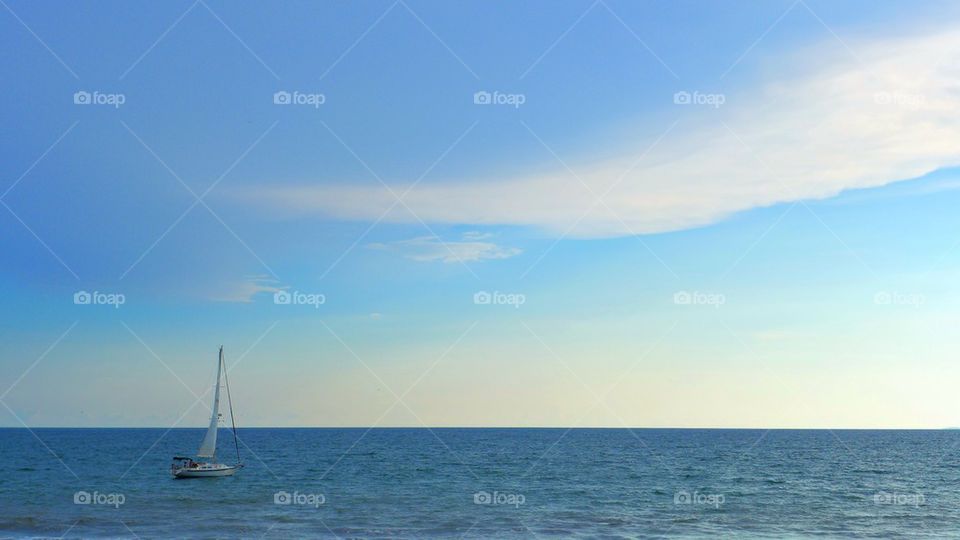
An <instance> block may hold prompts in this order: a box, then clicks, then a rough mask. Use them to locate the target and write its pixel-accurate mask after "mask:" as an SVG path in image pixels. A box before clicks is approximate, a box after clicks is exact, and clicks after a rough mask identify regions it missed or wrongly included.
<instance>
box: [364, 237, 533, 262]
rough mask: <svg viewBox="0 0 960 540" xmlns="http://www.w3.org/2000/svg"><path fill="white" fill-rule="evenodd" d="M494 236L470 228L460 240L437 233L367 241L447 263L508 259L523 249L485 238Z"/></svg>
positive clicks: (408, 255)
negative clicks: (407, 237)
mask: <svg viewBox="0 0 960 540" xmlns="http://www.w3.org/2000/svg"><path fill="white" fill-rule="evenodd" d="M491 236H492V235H490V234H488V233H478V232H467V233H464V234H463V235H462V236H461V239H460V240H448V241H444V240H441V239H440V238H438V237H436V236H419V237H417V238H411V239H409V240H398V241H396V242H389V243H379V242H378V243H373V244H368V246H367V247H370V248H373V249H382V250H386V251H392V252H394V253H398V254H400V255H402V256H403V257H406V258H408V259H412V260H414V261H421V262H433V261H442V262H445V263H452V262H471V261H480V260H485V259H506V258H509V257H513V256H514V255H519V254H520V253H521V252H522V250H520V249H519V248H512V247H503V246H499V245H497V244H495V243H493V242H489V241H484V240H487V239H489V238H490V237H491Z"/></svg>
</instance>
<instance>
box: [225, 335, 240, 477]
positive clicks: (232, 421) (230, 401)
mask: <svg viewBox="0 0 960 540" xmlns="http://www.w3.org/2000/svg"><path fill="white" fill-rule="evenodd" d="M220 364H221V366H222V367H223V368H224V370H223V382H224V385H225V386H226V387H227V404H228V406H229V408H230V425H231V426H232V427H233V446H234V447H235V448H236V449H237V464H239V463H240V443H238V442H237V419H236V418H235V417H234V416H233V399H232V398H231V397H230V379H228V378H227V370H226V364H225V363H224V361H223V347H220Z"/></svg>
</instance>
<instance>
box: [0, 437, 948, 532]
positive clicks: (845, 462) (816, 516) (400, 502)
mask: <svg viewBox="0 0 960 540" xmlns="http://www.w3.org/2000/svg"><path fill="white" fill-rule="evenodd" d="M202 436H203V430H200V429H173V430H166V429H34V430H32V431H31V430H27V429H0V537H17V538H19V537H61V536H65V537H67V538H169V537H180V538H301V537H312V538H315V537H320V538H338V537H339V538H538V537H549V538H717V537H732V538H805V537H820V538H851V537H859V538H864V537H871V538H892V537H930V538H945V537H960V431H947V430H943V431H846V430H834V431H825V430H812V431H793V430H771V431H766V430H696V429H634V430H627V429H572V430H568V429H371V430H368V429H364V428H357V429H272V428H271V429H267V428H259V429H258V428H248V429H240V430H239V436H240V439H241V444H240V454H241V457H242V460H243V463H244V465H245V467H244V468H243V469H242V470H241V471H240V472H239V473H238V474H237V475H236V476H233V477H227V478H215V479H188V480H174V479H173V478H172V477H171V476H170V473H169V464H170V458H171V457H173V456H174V455H190V453H191V452H192V451H194V450H195V447H196V446H197V445H198V444H199V441H200V440H201V439H202ZM218 448H219V455H218V459H219V461H221V462H225V463H233V462H234V461H235V460H236V453H235V450H234V447H233V439H232V436H231V433H230V431H229V430H226V429H221V431H220V443H219V447H218Z"/></svg>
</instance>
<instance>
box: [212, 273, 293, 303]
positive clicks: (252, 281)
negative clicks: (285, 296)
mask: <svg viewBox="0 0 960 540" xmlns="http://www.w3.org/2000/svg"><path fill="white" fill-rule="evenodd" d="M285 289H287V287H286V286H281V285H280V284H279V282H277V280H275V279H272V278H270V276H247V277H245V278H244V279H242V280H238V281H230V282H227V283H224V284H223V285H222V286H221V287H220V288H219V289H217V290H215V291H213V294H212V295H211V299H212V300H215V301H218V302H242V303H250V302H253V297H254V296H256V295H257V294H260V293H270V294H273V293H276V292H279V291H282V290H285Z"/></svg>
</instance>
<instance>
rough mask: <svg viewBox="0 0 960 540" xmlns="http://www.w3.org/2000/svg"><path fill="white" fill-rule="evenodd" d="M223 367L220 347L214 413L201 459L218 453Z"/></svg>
mask: <svg viewBox="0 0 960 540" xmlns="http://www.w3.org/2000/svg"><path fill="white" fill-rule="evenodd" d="M221 367H223V347H220V359H219V360H218V361H217V380H216V382H214V383H213V412H212V413H211V415H210V427H208V428H207V435H206V436H205V437H204V438H203V442H202V443H201V444H200V450H199V451H198V452H197V456H199V457H213V454H214V453H216V451H217V423H218V421H219V418H220V368H221Z"/></svg>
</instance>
